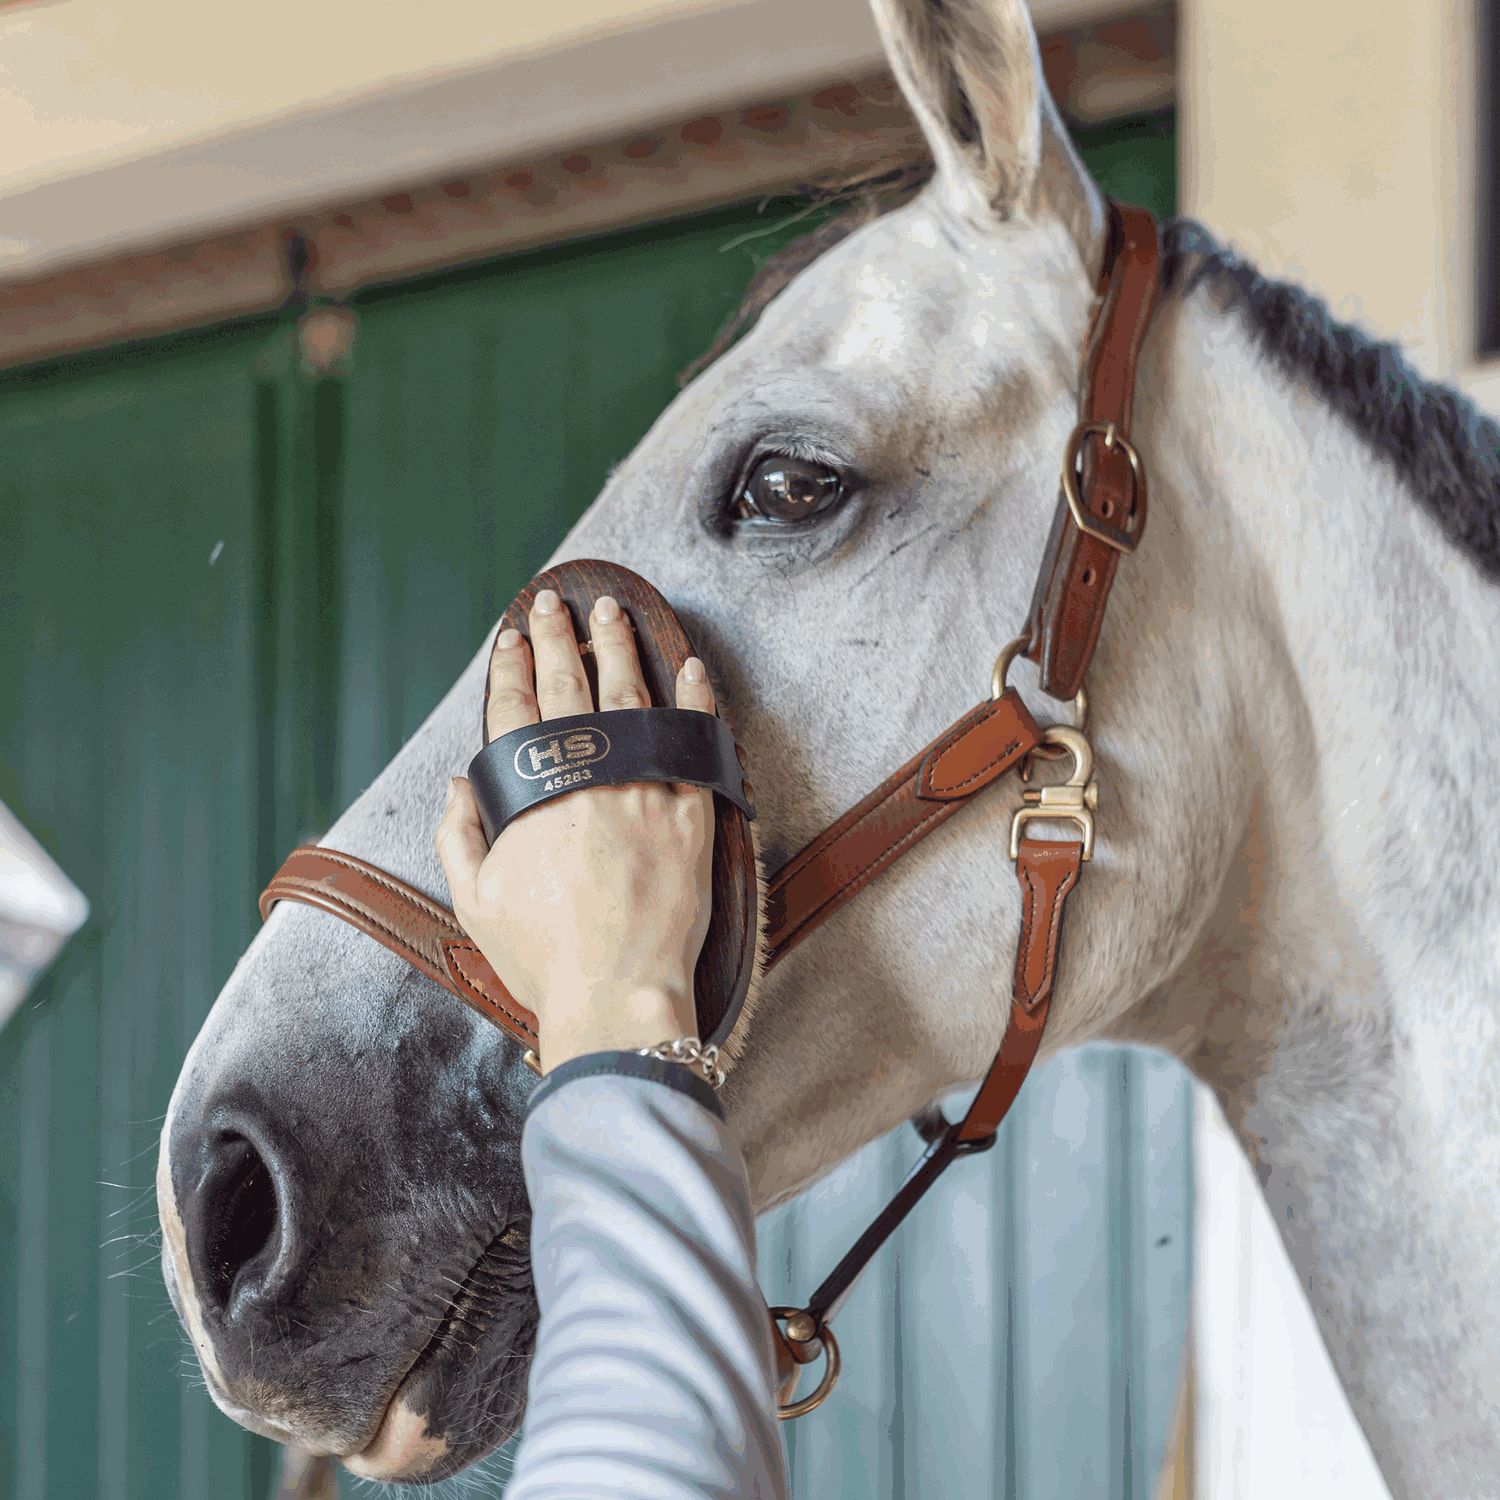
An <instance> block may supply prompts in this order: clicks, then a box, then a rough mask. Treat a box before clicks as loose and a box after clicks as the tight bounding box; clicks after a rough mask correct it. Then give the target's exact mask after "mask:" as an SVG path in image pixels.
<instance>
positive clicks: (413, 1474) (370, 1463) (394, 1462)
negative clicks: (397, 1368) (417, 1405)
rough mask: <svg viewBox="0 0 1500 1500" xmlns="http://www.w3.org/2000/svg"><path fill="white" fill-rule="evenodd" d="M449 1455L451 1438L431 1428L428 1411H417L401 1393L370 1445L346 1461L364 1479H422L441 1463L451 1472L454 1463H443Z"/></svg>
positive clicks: (443, 1468) (344, 1460)
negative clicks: (428, 1421)
mask: <svg viewBox="0 0 1500 1500" xmlns="http://www.w3.org/2000/svg"><path fill="white" fill-rule="evenodd" d="M447 1456H448V1440H447V1438H446V1437H433V1436H432V1435H431V1434H430V1433H429V1432H428V1431H427V1413H426V1412H419V1411H413V1410H412V1409H411V1408H410V1407H409V1406H407V1405H406V1403H405V1402H404V1401H402V1400H401V1399H400V1398H399V1397H397V1398H396V1399H394V1400H392V1402H391V1404H390V1405H389V1406H388V1407H386V1409H385V1415H384V1416H383V1417H382V1418H381V1419H380V1426H379V1427H377V1428H376V1429H375V1436H374V1438H373V1439H372V1440H371V1441H370V1443H369V1445H368V1446H367V1447H365V1448H362V1449H360V1451H359V1452H358V1453H351V1454H348V1455H347V1456H346V1457H345V1458H344V1459H343V1465H344V1467H345V1468H346V1469H348V1471H349V1472H350V1473H351V1474H357V1475H358V1476H359V1477H360V1478H361V1479H382V1480H386V1481H393V1480H396V1481H400V1482H402V1483H412V1482H418V1483H420V1482H421V1481H422V1480H423V1479H424V1478H425V1477H426V1476H428V1475H431V1474H432V1471H433V1470H434V1469H435V1468H437V1467H438V1466H439V1465H442V1470H441V1472H442V1473H443V1474H451V1473H452V1472H453V1466H452V1464H445V1463H443V1460H444V1459H445V1458H447ZM435 1477H436V1476H435Z"/></svg>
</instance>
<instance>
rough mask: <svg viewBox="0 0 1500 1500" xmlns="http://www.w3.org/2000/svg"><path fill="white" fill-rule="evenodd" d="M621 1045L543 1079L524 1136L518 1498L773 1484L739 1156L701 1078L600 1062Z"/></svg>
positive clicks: (774, 1453)
mask: <svg viewBox="0 0 1500 1500" xmlns="http://www.w3.org/2000/svg"><path fill="white" fill-rule="evenodd" d="M615 1056H618V1054H605V1055H601V1056H600V1057H599V1058H597V1059H594V1058H580V1059H578V1060H577V1061H576V1062H575V1063H573V1064H571V1065H570V1066H569V1067H567V1068H566V1069H563V1070H560V1071H559V1074H558V1075H554V1077H555V1078H556V1079H557V1081H555V1082H554V1081H553V1080H552V1079H549V1082H548V1083H547V1084H544V1085H543V1088H542V1090H541V1092H540V1093H539V1095H538V1102H537V1104H536V1106H535V1107H534V1108H533V1110H532V1112H531V1114H530V1116H529V1118H528V1120H527V1124H526V1130H525V1135H524V1136H523V1140H522V1161H523V1164H524V1166H525V1170H526V1178H527V1186H528V1189H529V1190H530V1193H531V1200H532V1204H533V1218H532V1262H533V1266H534V1268H535V1273H536V1284H537V1296H538V1300H539V1302H540V1305H541V1324H540V1327H539V1329H538V1334H537V1350H536V1357H535V1359H534V1362H533V1364H532V1369H531V1378H530V1386H529V1397H528V1407H527V1415H526V1425H525V1432H524V1437H523V1441H522V1444H521V1448H520V1453H519V1457H518V1459H517V1465H516V1472H515V1476H514V1478H513V1479H512V1480H511V1483H510V1485H509V1486H508V1487H507V1490H506V1494H507V1497H508V1500H564V1497H566V1500H583V1497H590V1496H599V1497H605V1496H608V1497H610V1500H614V1497H618V1496H641V1497H650V1500H703V1497H707V1496H737V1497H757V1500H780V1497H784V1496H785V1495H786V1479H785V1474H784V1469H783V1463H782V1453H781V1442H780V1437H779V1435H778V1432H777V1423H776V1418H775V1414H774V1398H773V1395H772V1385H773V1368H774V1367H773V1356H772V1344H771V1335H770V1328H769V1324H768V1322H767V1320H766V1314H765V1306H764V1304H763V1302H762V1301H761V1297H760V1292H759V1289H758V1285H757V1282H756V1276H755V1220H754V1216H753V1213H752V1211H751V1206H750V1195H749V1187H748V1184H747V1182H746V1178H745V1169H744V1163H743V1161H742V1160H741V1158H740V1154H739V1150H738V1148H737V1146H736V1145H735V1143H734V1141H733V1139H732V1137H731V1136H730V1134H729V1132H728V1131H727V1129H726V1128H725V1126H724V1124H723V1122H722V1120H721V1119H719V1118H718V1116H717V1114H716V1113H715V1112H714V1108H713V1105H712V1104H711V1103H709V1104H708V1106H707V1107H705V1103H704V1102H700V1101H712V1098H713V1096H712V1093H711V1091H710V1090H709V1089H708V1088H707V1085H704V1084H701V1083H697V1082H696V1081H694V1083H693V1084H692V1085H688V1086H687V1087H688V1088H689V1092H682V1091H680V1088H679V1087H676V1086H670V1085H668V1084H666V1083H662V1082H657V1081H651V1079H650V1078H648V1077H644V1076H642V1077H627V1076H621V1075H620V1074H619V1073H617V1072H614V1071H601V1072H594V1071H592V1069H594V1068H600V1069H603V1068H609V1067H610V1060H611V1059H612V1058H613V1057H615ZM624 1066H626V1067H638V1068H639V1069H640V1070H641V1071H642V1072H643V1073H650V1074H652V1075H653V1076H654V1077H657V1078H668V1079H672V1080H674V1081H675V1083H676V1084H678V1085H681V1084H682V1081H683V1080H684V1079H686V1078H687V1077H688V1075H687V1074H686V1072H685V1070H683V1069H681V1068H679V1067H678V1066H677V1065H676V1064H673V1063H656V1062H648V1061H647V1060H646V1059H641V1058H630V1059H629V1060H628V1061H627V1062H626V1063H625V1064H624Z"/></svg>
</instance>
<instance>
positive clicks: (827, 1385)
mask: <svg viewBox="0 0 1500 1500" xmlns="http://www.w3.org/2000/svg"><path fill="white" fill-rule="evenodd" d="M804 1311H806V1309H805V1308H801V1307H773V1308H772V1309H771V1316H772V1317H773V1318H791V1317H795V1316H796V1315H797V1314H798V1313H800V1312H804ZM818 1338H819V1339H820V1340H821V1341H822V1344H823V1357H824V1359H825V1360H826V1361H827V1364H826V1365H825V1367H824V1370H823V1378H822V1380H820V1381H819V1382H818V1388H817V1390H815V1391H814V1392H813V1393H812V1395H810V1396H804V1397H803V1398H802V1399H801V1400H800V1401H793V1402H791V1403H790V1404H789V1405H787V1406H777V1408H776V1416H777V1418H778V1419H779V1420H780V1421H783V1422H790V1421H791V1420H792V1419H793V1418H794V1417H805V1416H806V1415H807V1413H808V1412H810V1411H813V1410H814V1409H815V1408H817V1407H819V1406H821V1405H822V1404H823V1403H824V1402H825V1401H826V1400H827V1399H828V1398H829V1396H831V1395H832V1394H833V1388H834V1386H835V1385H837V1384H838V1379H839V1371H840V1370H841V1369H842V1368H843V1363H842V1361H841V1360H840V1359H839V1345H838V1340H837V1339H836V1338H834V1336H833V1330H832V1329H831V1328H828V1327H826V1326H825V1327H823V1328H820V1329H819V1330H818Z"/></svg>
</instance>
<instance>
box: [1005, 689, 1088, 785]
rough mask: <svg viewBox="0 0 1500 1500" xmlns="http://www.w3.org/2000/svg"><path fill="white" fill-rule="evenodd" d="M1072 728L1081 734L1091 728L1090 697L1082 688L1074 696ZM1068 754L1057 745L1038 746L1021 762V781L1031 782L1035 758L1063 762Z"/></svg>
mask: <svg viewBox="0 0 1500 1500" xmlns="http://www.w3.org/2000/svg"><path fill="white" fill-rule="evenodd" d="M1067 727H1069V726H1067V725H1065V726H1064V728H1067ZM1071 727H1072V728H1074V729H1076V730H1077V731H1078V732H1079V734H1084V733H1086V732H1087V730H1088V727H1089V695H1088V694H1087V693H1086V692H1085V691H1084V690H1083V689H1082V688H1079V689H1078V691H1077V692H1076V693H1075V694H1074V695H1073V723H1072V725H1071ZM1067 754H1068V751H1066V750H1062V749H1059V748H1058V747H1057V746H1056V745H1048V744H1045V743H1044V744H1041V745H1038V746H1037V747H1036V748H1035V749H1034V750H1031V751H1028V752H1027V754H1026V756H1025V758H1024V759H1023V760H1022V761H1021V780H1022V781H1030V780H1031V762H1032V759H1033V758H1035V759H1037V760H1062V759H1064V758H1065V757H1066V756H1067Z"/></svg>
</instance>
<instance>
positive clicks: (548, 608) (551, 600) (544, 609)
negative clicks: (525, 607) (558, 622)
mask: <svg viewBox="0 0 1500 1500" xmlns="http://www.w3.org/2000/svg"><path fill="white" fill-rule="evenodd" d="M531 607H532V608H533V609H534V610H535V611H536V612H537V613H538V614H539V615H555V614H556V613H557V595H556V594H554V593H553V592H552V590H551V589H543V590H542V591H541V592H540V593H539V594H538V595H537V596H536V602H535V603H534V604H533V605H532V606H531Z"/></svg>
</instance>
